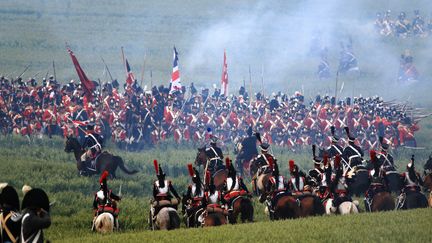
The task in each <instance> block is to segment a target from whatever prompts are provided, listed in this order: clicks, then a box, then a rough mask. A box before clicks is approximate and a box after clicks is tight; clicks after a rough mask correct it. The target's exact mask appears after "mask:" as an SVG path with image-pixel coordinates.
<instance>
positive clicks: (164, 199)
mask: <svg viewBox="0 0 432 243" xmlns="http://www.w3.org/2000/svg"><path fill="white" fill-rule="evenodd" d="M153 164H154V167H155V171H156V175H157V178H158V179H157V180H156V181H154V183H153V202H152V204H151V208H150V214H151V220H152V222H151V224H152V223H153V221H154V220H155V218H156V215H157V214H158V213H159V211H160V210H161V209H162V208H163V207H172V208H175V209H177V205H178V204H179V202H180V200H181V198H180V196H179V194H178V193H177V191H176V190H175V189H174V187H173V185H172V182H171V181H170V180H166V179H165V173H164V172H163V170H162V168H161V166H160V165H158V162H157V160H154V161H153ZM173 197H175V199H174V198H173Z"/></svg>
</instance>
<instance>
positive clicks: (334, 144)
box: [327, 126, 343, 159]
mask: <svg viewBox="0 0 432 243" xmlns="http://www.w3.org/2000/svg"><path fill="white" fill-rule="evenodd" d="M330 130H331V135H332V140H331V146H330V148H329V149H328V150H327V153H328V156H329V158H330V159H333V158H334V157H335V156H336V155H338V154H339V155H342V152H343V148H342V147H341V146H340V145H339V144H338V142H339V138H338V137H336V135H335V127H334V126H331V127H330Z"/></svg>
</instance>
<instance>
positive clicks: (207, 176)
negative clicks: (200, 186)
mask: <svg viewBox="0 0 432 243" xmlns="http://www.w3.org/2000/svg"><path fill="white" fill-rule="evenodd" d="M210 177H211V176H210V171H206V173H205V184H206V185H210Z"/></svg>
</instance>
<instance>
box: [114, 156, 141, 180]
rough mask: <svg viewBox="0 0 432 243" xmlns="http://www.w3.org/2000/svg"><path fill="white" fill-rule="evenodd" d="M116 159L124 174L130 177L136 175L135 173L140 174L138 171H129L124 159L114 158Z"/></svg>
mask: <svg viewBox="0 0 432 243" xmlns="http://www.w3.org/2000/svg"><path fill="white" fill-rule="evenodd" d="M114 158H115V159H116V160H117V162H118V166H119V167H120V169H121V170H122V171H123V172H124V173H126V174H128V175H133V174H135V173H137V172H138V170H129V169H128V168H127V167H126V166H125V164H124V161H123V159H122V158H121V157H120V156H114Z"/></svg>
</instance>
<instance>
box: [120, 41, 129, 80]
mask: <svg viewBox="0 0 432 243" xmlns="http://www.w3.org/2000/svg"><path fill="white" fill-rule="evenodd" d="M121 53H122V59H123V67H124V69H125V71H126V78H127V75H128V73H127V68H126V62H125V55H124V51H123V46H122V47H121Z"/></svg>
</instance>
